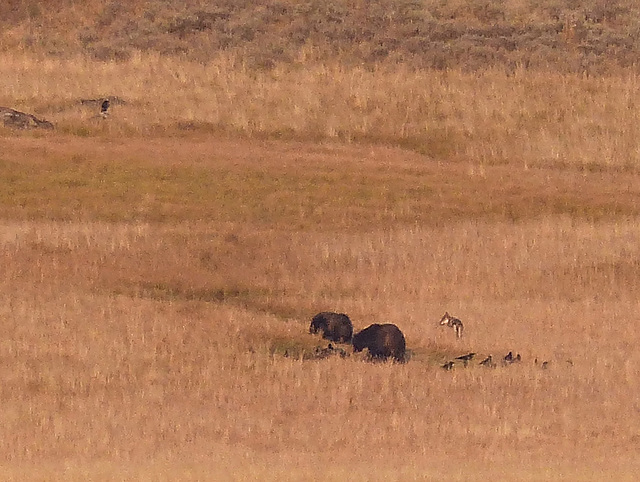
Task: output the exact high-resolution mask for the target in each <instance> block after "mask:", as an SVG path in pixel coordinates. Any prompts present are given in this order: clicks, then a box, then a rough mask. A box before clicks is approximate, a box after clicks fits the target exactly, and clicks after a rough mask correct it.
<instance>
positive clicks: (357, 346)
mask: <svg viewBox="0 0 640 482" xmlns="http://www.w3.org/2000/svg"><path fill="white" fill-rule="evenodd" d="M352 343H353V350H354V351H356V352H358V351H362V350H364V349H365V348H368V349H369V355H371V357H372V358H375V359H380V360H385V359H387V358H393V359H394V360H396V361H399V362H404V361H405V350H406V342H405V339H404V335H403V334H402V332H401V331H400V329H399V328H398V327H397V326H396V325H392V324H385V325H379V324H377V323H376V324H374V325H371V326H369V327H367V328H365V329H364V330H362V331H360V332H359V333H357V334H355V335H354V336H353V342H352Z"/></svg>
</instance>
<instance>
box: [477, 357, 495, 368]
mask: <svg viewBox="0 0 640 482" xmlns="http://www.w3.org/2000/svg"><path fill="white" fill-rule="evenodd" d="M480 365H482V366H483V367H490V368H493V366H494V365H493V357H492V356H491V355H489V356H488V357H487V358H485V359H484V360H482V361H481V362H480Z"/></svg>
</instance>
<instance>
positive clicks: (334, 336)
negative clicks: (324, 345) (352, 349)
mask: <svg viewBox="0 0 640 482" xmlns="http://www.w3.org/2000/svg"><path fill="white" fill-rule="evenodd" d="M318 332H322V338H326V339H327V340H331V341H335V342H338V343H339V342H344V343H349V342H350V341H351V336H352V335H353V325H352V324H351V320H350V319H349V317H348V316H347V315H345V314H344V313H334V312H332V311H323V312H322V313H318V314H317V315H316V316H314V317H313V318H312V319H311V326H309V333H318Z"/></svg>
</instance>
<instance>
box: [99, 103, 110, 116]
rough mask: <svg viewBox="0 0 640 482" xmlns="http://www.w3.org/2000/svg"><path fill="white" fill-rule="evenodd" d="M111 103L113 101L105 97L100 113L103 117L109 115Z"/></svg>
mask: <svg viewBox="0 0 640 482" xmlns="http://www.w3.org/2000/svg"><path fill="white" fill-rule="evenodd" d="M110 105H111V102H110V101H109V99H105V100H103V101H102V104H101V105H100V115H101V116H102V117H106V116H107V114H108V111H109V106H110Z"/></svg>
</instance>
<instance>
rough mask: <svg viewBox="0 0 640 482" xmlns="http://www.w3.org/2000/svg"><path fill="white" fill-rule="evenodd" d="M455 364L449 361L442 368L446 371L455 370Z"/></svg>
mask: <svg viewBox="0 0 640 482" xmlns="http://www.w3.org/2000/svg"><path fill="white" fill-rule="evenodd" d="M453 365H454V363H453V362H452V361H449V362H447V363H445V364H444V365H442V368H444V369H445V370H451V369H452V368H453Z"/></svg>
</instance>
